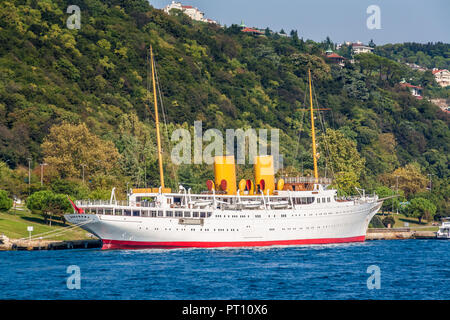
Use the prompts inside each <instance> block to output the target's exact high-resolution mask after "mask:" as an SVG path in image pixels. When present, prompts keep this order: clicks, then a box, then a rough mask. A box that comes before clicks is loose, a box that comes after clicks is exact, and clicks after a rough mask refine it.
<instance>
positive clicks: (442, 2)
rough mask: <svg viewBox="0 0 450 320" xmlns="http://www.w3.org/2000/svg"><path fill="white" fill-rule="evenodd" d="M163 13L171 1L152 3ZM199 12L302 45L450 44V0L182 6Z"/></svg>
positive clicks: (198, 1)
mask: <svg viewBox="0 0 450 320" xmlns="http://www.w3.org/2000/svg"><path fill="white" fill-rule="evenodd" d="M149 2H150V4H151V5H152V6H153V7H155V8H158V9H162V8H163V7H164V6H166V5H167V4H169V3H171V2H172V1H171V0H149ZM178 2H181V3H182V4H183V5H191V6H194V7H197V8H198V9H200V10H201V11H203V12H204V13H205V17H206V18H210V19H214V20H216V21H218V22H219V23H220V24H222V25H227V26H230V25H231V24H233V23H234V24H240V23H241V21H243V22H244V24H245V25H246V26H248V27H257V28H264V29H265V28H266V27H269V28H270V29H271V30H274V31H280V30H281V29H284V30H285V31H286V33H289V32H290V31H291V30H298V33H299V37H303V38H304V40H306V39H312V40H314V41H319V42H320V41H323V40H325V39H326V37H327V36H329V37H330V39H331V40H332V41H333V42H335V43H342V42H344V41H358V40H359V41H362V42H363V43H366V44H367V43H368V42H369V41H370V39H373V41H374V42H375V43H376V44H386V43H402V42H420V43H427V42H437V41H441V42H446V43H450V0H310V1H304V0H303V1H300V0H178ZM371 5H376V6H378V7H379V12H380V19H379V22H380V23H379V25H380V28H379V29H378V28H372V29H369V28H368V27H367V20H368V19H369V20H370V21H371V22H373V20H372V19H371V18H370V17H371V16H372V15H373V11H370V12H369V13H367V9H368V7H369V6H371Z"/></svg>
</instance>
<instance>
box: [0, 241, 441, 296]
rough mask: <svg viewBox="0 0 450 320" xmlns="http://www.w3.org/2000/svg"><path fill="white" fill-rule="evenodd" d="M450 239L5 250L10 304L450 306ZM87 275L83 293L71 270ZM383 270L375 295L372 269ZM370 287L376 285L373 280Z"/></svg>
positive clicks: (0, 276)
mask: <svg viewBox="0 0 450 320" xmlns="http://www.w3.org/2000/svg"><path fill="white" fill-rule="evenodd" d="M449 249H450V241H438V240H402V241H366V242H364V243H357V244H339V245H320V246H298V247H272V248H258V249H255V248H240V249H176V250H138V251H134V250H126V251H101V250H62V251H31V252H28V251H9V252H0V299H450V281H449V280H450V263H449V262H450V255H449ZM70 265H77V266H78V267H79V268H80V273H81V281H80V289H73V290H70V289H68V287H67V278H68V277H69V276H70V274H68V273H67V267H68V266H70ZM371 265H376V266H378V267H379V268H380V277H379V279H380V289H372V290H369V289H368V287H367V280H368V278H369V277H370V276H371V274H369V273H367V268H368V267H369V266H371ZM370 283H373V282H372V281H370Z"/></svg>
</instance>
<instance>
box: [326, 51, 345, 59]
mask: <svg viewBox="0 0 450 320" xmlns="http://www.w3.org/2000/svg"><path fill="white" fill-rule="evenodd" d="M327 58H336V59H345V58H344V57H341V56H340V55H338V54H337V53H334V52H333V53H332V54H329V55H327Z"/></svg>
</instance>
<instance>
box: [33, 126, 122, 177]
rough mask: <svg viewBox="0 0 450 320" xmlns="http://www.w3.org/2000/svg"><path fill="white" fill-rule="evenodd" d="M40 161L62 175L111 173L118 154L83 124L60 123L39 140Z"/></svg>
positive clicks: (109, 143) (111, 144)
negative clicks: (41, 154) (42, 156)
mask: <svg viewBox="0 0 450 320" xmlns="http://www.w3.org/2000/svg"><path fill="white" fill-rule="evenodd" d="M42 151H43V154H44V161H45V162H46V163H47V164H48V165H49V166H51V167H53V168H55V169H56V170H57V172H58V174H59V175H60V176H61V177H62V178H67V177H81V173H82V165H83V166H85V175H88V174H96V173H103V174H109V173H112V172H111V171H113V170H114V169H116V168H117V161H118V160H119V158H120V155H119V153H118V151H117V149H116V148H115V147H114V145H113V143H112V142H111V141H104V140H102V139H100V138H99V137H97V136H96V135H94V134H92V133H91V132H90V131H89V129H88V128H87V127H86V125H85V124H84V123H81V124H79V125H73V124H70V123H67V122H65V123H63V124H61V125H55V126H53V127H52V128H51V129H50V133H49V135H48V136H47V137H46V138H45V139H44V142H43V143H42Z"/></svg>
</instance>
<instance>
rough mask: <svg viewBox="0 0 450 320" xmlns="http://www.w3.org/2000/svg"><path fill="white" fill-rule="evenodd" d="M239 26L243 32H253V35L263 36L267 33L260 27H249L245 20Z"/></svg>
mask: <svg viewBox="0 0 450 320" xmlns="http://www.w3.org/2000/svg"><path fill="white" fill-rule="evenodd" d="M239 27H240V28H241V32H245V33H248V34H252V35H254V36H263V35H265V31H263V30H259V29H256V28H249V27H247V26H246V25H245V24H244V22H243V21H241V24H240V26H239Z"/></svg>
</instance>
